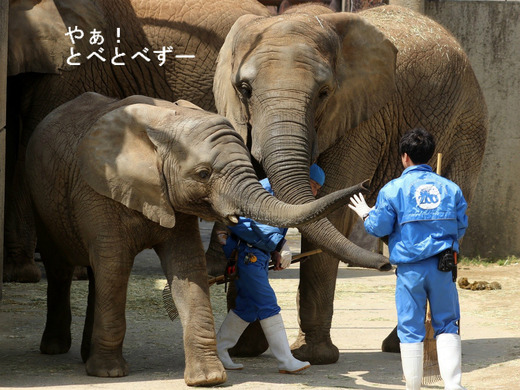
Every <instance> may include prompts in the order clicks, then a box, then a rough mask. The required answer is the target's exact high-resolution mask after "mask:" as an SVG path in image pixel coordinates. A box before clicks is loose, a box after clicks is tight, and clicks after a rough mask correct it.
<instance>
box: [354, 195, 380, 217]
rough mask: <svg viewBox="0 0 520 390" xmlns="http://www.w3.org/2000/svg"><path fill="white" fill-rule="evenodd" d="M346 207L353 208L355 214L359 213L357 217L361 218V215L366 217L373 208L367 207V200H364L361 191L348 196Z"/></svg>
mask: <svg viewBox="0 0 520 390" xmlns="http://www.w3.org/2000/svg"><path fill="white" fill-rule="evenodd" d="M348 207H350V208H351V209H352V210H354V211H355V212H356V214H357V215H359V218H361V219H363V220H364V218H363V217H365V218H366V216H367V215H368V213H369V212H370V211H371V210H373V209H374V208H373V207H368V205H367V202H366V201H365V198H364V197H363V194H361V193H359V195H354V196H353V197H352V198H350V204H349V205H348Z"/></svg>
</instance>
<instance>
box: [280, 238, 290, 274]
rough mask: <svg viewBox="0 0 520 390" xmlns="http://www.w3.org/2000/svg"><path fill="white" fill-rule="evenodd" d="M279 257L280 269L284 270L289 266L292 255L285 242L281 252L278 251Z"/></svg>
mask: <svg viewBox="0 0 520 390" xmlns="http://www.w3.org/2000/svg"><path fill="white" fill-rule="evenodd" d="M280 257H281V260H280V267H281V268H284V269H285V268H289V267H290V266H291V260H292V253H291V248H289V245H288V244H287V242H285V243H284V244H283V246H282V250H281V251H280Z"/></svg>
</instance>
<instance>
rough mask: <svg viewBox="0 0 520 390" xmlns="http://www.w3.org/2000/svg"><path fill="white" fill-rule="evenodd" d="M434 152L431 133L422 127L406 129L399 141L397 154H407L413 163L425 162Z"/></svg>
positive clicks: (433, 141)
mask: <svg viewBox="0 0 520 390" xmlns="http://www.w3.org/2000/svg"><path fill="white" fill-rule="evenodd" d="M433 152H435V140H434V139H433V135H431V134H430V133H429V132H428V131H426V130H425V129H423V128H422V127H416V128H415V129H412V130H408V131H407V132H406V133H405V134H404V135H403V136H402V138H401V141H399V155H400V156H402V155H403V154H405V153H406V154H407V155H408V156H409V157H410V159H411V160H412V162H413V163H414V164H426V163H428V160H430V158H431V157H432V156H433Z"/></svg>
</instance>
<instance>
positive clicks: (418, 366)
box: [399, 343, 424, 390]
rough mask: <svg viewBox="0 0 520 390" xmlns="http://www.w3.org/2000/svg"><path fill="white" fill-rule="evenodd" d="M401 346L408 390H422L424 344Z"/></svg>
mask: <svg viewBox="0 0 520 390" xmlns="http://www.w3.org/2000/svg"><path fill="white" fill-rule="evenodd" d="M399 345H400V347H401V364H402V366H403V374H404V379H405V380H406V390H421V382H422V377H423V353H424V344H423V343H401V344H399Z"/></svg>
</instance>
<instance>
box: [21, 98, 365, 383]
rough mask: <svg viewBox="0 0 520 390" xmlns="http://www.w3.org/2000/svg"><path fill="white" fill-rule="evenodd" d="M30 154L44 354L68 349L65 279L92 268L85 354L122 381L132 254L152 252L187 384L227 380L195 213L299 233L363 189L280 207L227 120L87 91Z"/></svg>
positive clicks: (41, 131)
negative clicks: (177, 333)
mask: <svg viewBox="0 0 520 390" xmlns="http://www.w3.org/2000/svg"><path fill="white" fill-rule="evenodd" d="M27 152H28V153H27V158H26V171H27V179H28V183H29V189H30V194H31V200H32V202H33V204H34V212H35V219H36V226H37V231H38V237H39V246H40V250H41V254H42V259H43V262H44V265H45V270H46V274H47V279H48V293H47V298H48V311H47V323H46V327H45V331H44V333H43V337H42V341H41V345H40V349H41V351H42V352H43V353H46V354H57V353H65V352H67V351H68V350H69V348H70V345H71V336H70V323H71V313H70V299H69V296H70V285H71V279H72V273H73V269H74V266H75V265H79V266H88V267H89V280H90V284H89V300H88V307H87V316H86V320H85V329H84V334H83V341H82V348H81V352H82V358H83V360H84V361H85V362H86V370H87V373H88V374H89V375H95V376H123V375H127V374H128V367H127V364H126V362H125V360H124V358H123V356H122V346H123V338H124V335H125V303H126V290H127V285H128V280H129V276H130V271H131V269H132V264H133V261H134V258H135V256H136V255H137V254H138V253H139V252H141V251H142V250H143V249H145V248H153V249H154V250H155V251H156V253H157V255H158V256H159V258H160V260H161V265H162V268H163V270H164V273H165V275H166V278H167V280H168V282H169V284H170V285H171V286H172V297H173V299H174V301H175V304H176V306H177V309H178V311H179V315H180V318H181V322H182V326H183V329H184V350H185V356H186V370H185V381H186V383H187V384H188V385H213V384H218V383H223V382H224V381H225V380H226V373H225V371H224V368H223V366H222V364H221V362H220V361H219V359H218V357H217V355H216V341H215V330H214V322H213V314H212V311H211V305H210V301H209V288H208V279H207V273H206V261H205V255H204V250H203V245H202V241H201V238H200V234H199V228H198V217H201V218H204V219H206V220H210V221H211V220H217V221H220V222H221V223H224V224H228V225H230V224H233V223H235V222H237V221H238V217H239V216H242V215H243V216H247V217H250V218H254V219H255V220H258V221H260V222H263V223H268V224H271V225H276V226H287V227H288V226H298V225H300V224H302V223H307V222H311V221H314V220H316V219H319V218H323V216H324V215H326V214H327V213H329V212H330V211H333V210H335V209H337V208H338V207H341V206H342V205H344V204H345V203H346V202H348V199H349V197H350V196H351V195H352V194H354V193H355V192H356V191H361V190H364V187H363V186H361V185H358V186H354V187H352V188H350V189H346V190H342V191H338V192H337V193H335V194H331V195H330V196H327V197H324V198H322V199H319V200H316V201H315V202H313V203H309V204H306V205H288V204H285V203H282V202H280V201H278V200H277V199H276V198H275V197H273V196H271V195H270V194H269V193H268V192H267V191H265V190H264V189H263V187H262V186H261V185H260V183H259V182H258V178H257V176H256V175H255V172H254V170H253V167H252V165H251V161H250V156H249V152H248V150H247V148H246V146H245V144H244V143H243V141H242V138H241V137H240V136H239V135H238V134H237V132H235V131H234V130H233V128H232V127H231V126H230V124H229V122H228V121H227V120H226V119H225V118H223V117H221V116H219V115H217V114H211V113H208V112H206V111H203V110H201V109H200V108H199V107H197V106H195V105H193V104H191V103H188V102H186V101H178V102H177V103H170V102H167V101H164V100H158V99H152V98H149V97H144V96H131V97H128V98H126V99H123V100H116V99H112V98H108V97H105V96H102V95H99V94H96V93H92V92H90V93H85V94H83V95H81V96H79V97H78V98H76V99H74V100H72V101H70V102H68V103H66V104H64V105H62V106H60V107H59V108H57V109H56V110H55V111H53V112H51V114H49V115H48V116H47V117H46V118H45V119H44V120H43V121H42V122H41V123H40V125H39V126H38V127H37V128H36V130H35V132H34V134H33V136H32V137H31V140H30V142H29V144H28V147H27Z"/></svg>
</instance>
